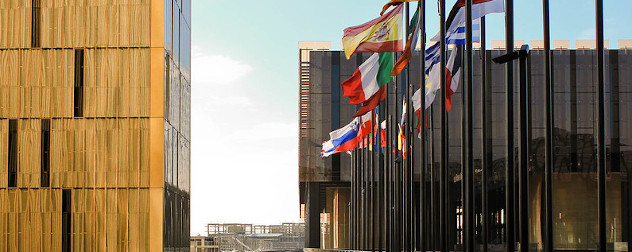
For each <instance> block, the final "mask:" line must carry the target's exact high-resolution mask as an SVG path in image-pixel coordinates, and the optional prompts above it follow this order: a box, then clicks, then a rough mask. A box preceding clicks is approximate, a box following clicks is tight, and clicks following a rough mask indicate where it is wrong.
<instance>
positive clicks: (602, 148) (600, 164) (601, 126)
mask: <svg viewBox="0 0 632 252" xmlns="http://www.w3.org/2000/svg"><path fill="white" fill-rule="evenodd" d="M595 12H596V14H595V16H596V25H595V26H596V30H597V31H596V39H597V117H598V125H597V173H598V177H599V179H598V182H597V185H598V191H599V194H598V198H599V251H606V161H607V160H606V145H605V108H604V107H605V105H604V103H605V79H604V75H605V73H604V38H603V0H595Z"/></svg>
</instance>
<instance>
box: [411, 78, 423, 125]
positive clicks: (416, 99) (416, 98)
mask: <svg viewBox="0 0 632 252" xmlns="http://www.w3.org/2000/svg"><path fill="white" fill-rule="evenodd" d="M411 100H412V102H413V111H415V115H417V120H418V121H417V132H419V126H420V124H421V88H420V89H417V91H415V93H414V94H413V97H411Z"/></svg>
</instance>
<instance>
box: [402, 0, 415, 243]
mask: <svg viewBox="0 0 632 252" xmlns="http://www.w3.org/2000/svg"><path fill="white" fill-rule="evenodd" d="M404 4H405V9H406V25H405V27H406V28H405V31H406V32H404V34H406V35H408V30H409V29H410V9H409V7H410V6H409V3H408V2H406V3H404ZM411 34H412V33H411ZM405 37H406V39H407V40H408V39H409V37H408V36H405ZM407 42H408V41H407ZM411 46H412V45H411ZM412 50H414V48H413V49H411V55H412ZM409 70H410V67H409V66H408V65H407V66H406V78H405V79H404V80H405V82H403V84H404V85H403V87H404V88H405V90H402V91H403V93H404V97H403V99H402V100H403V101H402V103H405V104H406V108H403V107H402V115H406V118H404V120H406V121H404V122H402V123H405V124H406V127H404V125H400V127H401V130H402V131H403V132H402V134H403V135H404V139H407V137H408V124H409V123H408V121H407V119H408V113H407V112H408V102H409V99H408V90H409V83H410V71H409ZM404 109H406V111H404ZM404 139H402V141H404ZM408 151H409V150H408V143H407V142H406V143H402V155H401V157H402V171H401V174H402V188H403V189H404V190H402V196H403V201H402V204H401V205H402V207H401V209H402V210H403V211H402V212H403V216H402V219H403V222H402V224H403V225H402V226H403V229H404V233H403V241H404V243H403V248H404V251H411V246H410V242H411V241H412V239H411V230H410V227H411V226H412V225H411V224H412V218H411V215H410V213H411V212H412V211H411V210H412V207H410V206H411V205H410V204H411V201H410V200H409V198H410V193H411V192H412V191H410V190H409V186H410V184H409V176H408V173H409V170H410V168H412V167H411V166H410V165H409V164H408V162H409V161H410V159H408V158H406V156H407V155H408Z"/></svg>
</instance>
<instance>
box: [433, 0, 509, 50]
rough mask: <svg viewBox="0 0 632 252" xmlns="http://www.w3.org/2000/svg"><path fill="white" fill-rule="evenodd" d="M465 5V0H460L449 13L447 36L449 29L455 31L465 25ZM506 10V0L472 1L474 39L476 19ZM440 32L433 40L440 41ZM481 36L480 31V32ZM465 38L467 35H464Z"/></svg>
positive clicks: (473, 35)
mask: <svg viewBox="0 0 632 252" xmlns="http://www.w3.org/2000/svg"><path fill="white" fill-rule="evenodd" d="M463 6H465V1H464V0H459V1H458V2H457V3H456V4H455V5H454V7H453V8H452V10H451V11H450V14H449V15H448V18H447V19H446V27H447V28H446V37H447V32H448V31H453V30H455V29H456V27H459V26H463V27H465V8H462V7H463ZM501 12H505V3H504V0H473V1H472V38H473V39H472V41H475V40H474V37H476V34H475V30H474V28H475V27H474V22H475V20H477V19H479V18H481V17H484V16H485V15H487V14H491V13H501ZM463 33H465V28H463ZM439 36H440V34H437V35H435V36H434V37H433V38H432V39H431V40H432V41H439ZM478 36H479V38H480V33H479V35H478ZM463 38H465V36H463Z"/></svg>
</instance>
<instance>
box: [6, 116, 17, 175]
mask: <svg viewBox="0 0 632 252" xmlns="http://www.w3.org/2000/svg"><path fill="white" fill-rule="evenodd" d="M8 149H9V157H8V159H9V160H8V161H9V162H7V163H8V164H9V167H8V168H9V169H8V171H9V181H8V186H9V187H16V186H17V181H18V120H17V119H10V120H9V148H8Z"/></svg>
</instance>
